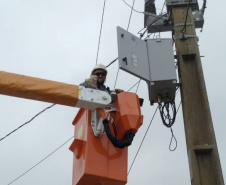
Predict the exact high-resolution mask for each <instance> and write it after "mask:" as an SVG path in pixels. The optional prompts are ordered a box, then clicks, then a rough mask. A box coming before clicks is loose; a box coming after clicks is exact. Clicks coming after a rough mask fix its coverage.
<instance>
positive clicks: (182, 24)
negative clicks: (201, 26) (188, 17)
mask: <svg viewBox="0 0 226 185" xmlns="http://www.w3.org/2000/svg"><path fill="white" fill-rule="evenodd" d="M184 25H185V26H191V25H193V24H192V23H190V22H187V23H186V24H184V23H179V24H175V26H176V27H177V26H184Z"/></svg>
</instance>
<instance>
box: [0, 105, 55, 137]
mask: <svg viewBox="0 0 226 185" xmlns="http://www.w3.org/2000/svg"><path fill="white" fill-rule="evenodd" d="M55 105H56V104H52V105H51V106H49V107H46V108H45V109H43V110H42V111H41V112H39V113H38V114H36V115H35V116H34V117H32V118H31V119H30V120H29V121H27V122H26V123H24V124H22V125H20V126H19V127H18V128H16V129H15V130H13V131H12V132H10V133H8V134H7V135H6V136H5V137H3V138H1V139H0V141H2V140H3V139H5V138H7V137H8V136H9V135H11V134H12V133H14V132H16V131H17V130H18V129H20V128H21V127H23V126H24V125H26V124H28V123H30V122H31V121H33V120H34V119H35V118H36V117H37V116H39V115H40V114H42V113H43V112H45V111H46V110H47V109H50V108H52V107H53V106H55Z"/></svg>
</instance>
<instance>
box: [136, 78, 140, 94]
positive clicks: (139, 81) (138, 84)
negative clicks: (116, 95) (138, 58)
mask: <svg viewBox="0 0 226 185" xmlns="http://www.w3.org/2000/svg"><path fill="white" fill-rule="evenodd" d="M140 81H141V79H140V80H139V83H138V85H137V89H136V93H137V91H138V88H139V86H140Z"/></svg>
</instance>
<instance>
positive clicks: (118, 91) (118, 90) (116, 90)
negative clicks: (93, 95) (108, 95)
mask: <svg viewBox="0 0 226 185" xmlns="http://www.w3.org/2000/svg"><path fill="white" fill-rule="evenodd" d="M115 92H116V93H117V94H118V93H121V92H124V91H123V90H122V89H115Z"/></svg>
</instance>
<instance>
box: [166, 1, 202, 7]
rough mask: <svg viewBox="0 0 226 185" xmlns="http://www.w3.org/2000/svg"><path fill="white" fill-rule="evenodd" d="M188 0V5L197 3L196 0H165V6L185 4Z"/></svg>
mask: <svg viewBox="0 0 226 185" xmlns="http://www.w3.org/2000/svg"><path fill="white" fill-rule="evenodd" d="M189 1H190V5H194V4H197V3H198V2H197V0H166V5H167V7H172V6H183V5H184V6H186V5H188V4H189Z"/></svg>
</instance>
